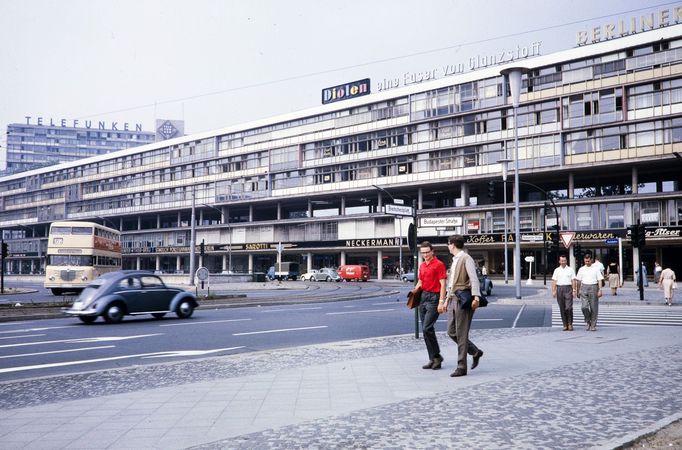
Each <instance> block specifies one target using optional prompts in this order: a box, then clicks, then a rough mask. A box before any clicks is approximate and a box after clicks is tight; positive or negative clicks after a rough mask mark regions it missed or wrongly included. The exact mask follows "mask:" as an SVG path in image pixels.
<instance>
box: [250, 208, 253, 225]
mask: <svg viewBox="0 0 682 450" xmlns="http://www.w3.org/2000/svg"><path fill="white" fill-rule="evenodd" d="M249 222H253V205H249Z"/></svg>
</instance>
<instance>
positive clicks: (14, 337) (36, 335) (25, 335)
mask: <svg viewBox="0 0 682 450" xmlns="http://www.w3.org/2000/svg"><path fill="white" fill-rule="evenodd" d="M38 336H45V333H43V334H24V335H21V336H5V337H0V339H19V338H27V337H38Z"/></svg>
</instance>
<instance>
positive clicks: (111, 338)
mask: <svg viewBox="0 0 682 450" xmlns="http://www.w3.org/2000/svg"><path fill="white" fill-rule="evenodd" d="M150 336H163V333H155V334H140V335H137V336H109V337H107V336H103V337H91V338H80V339H58V340H54V341H38V342H21V343H19V344H5V345H0V348H9V347H25V346H27V345H42V344H63V343H78V344H85V343H88V342H106V341H125V340H127V339H137V338H142V337H150Z"/></svg>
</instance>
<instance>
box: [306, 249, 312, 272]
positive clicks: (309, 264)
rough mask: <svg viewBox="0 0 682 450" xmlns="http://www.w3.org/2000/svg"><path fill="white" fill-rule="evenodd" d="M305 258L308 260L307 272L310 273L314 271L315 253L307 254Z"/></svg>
mask: <svg viewBox="0 0 682 450" xmlns="http://www.w3.org/2000/svg"><path fill="white" fill-rule="evenodd" d="M305 257H306V258H307V259H308V261H307V263H308V264H307V266H308V269H307V270H306V272H310V271H311V270H313V252H308V253H306V255H305Z"/></svg>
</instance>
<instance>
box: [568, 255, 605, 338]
mask: <svg viewBox="0 0 682 450" xmlns="http://www.w3.org/2000/svg"><path fill="white" fill-rule="evenodd" d="M583 262H584V263H585V265H584V266H582V267H581V268H580V269H578V275H576V277H575V278H576V288H577V294H578V296H579V297H580V300H581V302H582V310H583V315H584V316H585V324H586V325H587V327H586V329H587V331H597V314H598V313H599V297H601V296H602V292H601V282H602V280H603V279H604V275H602V274H601V271H600V270H599V268H598V267H596V266H595V265H594V264H592V253H591V252H587V253H585V257H584V258H583Z"/></svg>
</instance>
